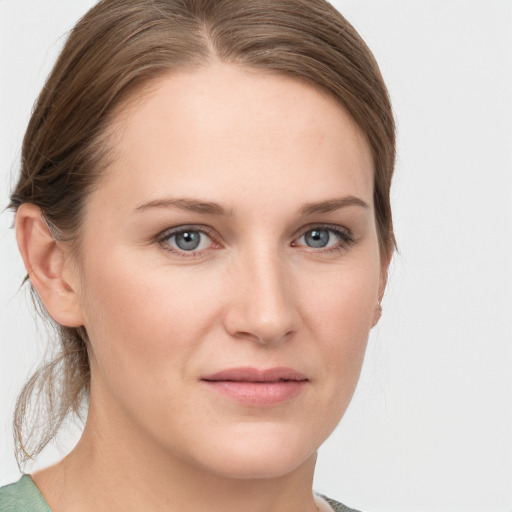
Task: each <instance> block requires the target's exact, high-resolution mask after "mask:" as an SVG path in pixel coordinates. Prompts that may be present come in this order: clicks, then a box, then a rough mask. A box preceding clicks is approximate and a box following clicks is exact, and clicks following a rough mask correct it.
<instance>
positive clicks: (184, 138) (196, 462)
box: [17, 64, 387, 512]
mask: <svg viewBox="0 0 512 512" xmlns="http://www.w3.org/2000/svg"><path fill="white" fill-rule="evenodd" d="M111 135H112V141H114V144H115V158H114V162H113V164H112V165H111V167H110V168H109V169H108V171H107V172H106V174H105V176H104V177H102V179H101V181H100V184H99V186H98V187H97V188H96V190H95V191H94V192H92V193H91V195H90V196H89V198H88V200H87V204H86V211H85V213H84V222H83V227H82V232H81V243H82V247H83V249H82V251H81V254H80V256H79V259H78V260H77V259H76V258H74V257H72V256H71V255H70V252H69V251H68V250H67V248H66V247H65V246H63V245H60V244H58V243H56V242H54V241H53V240H52V239H51V237H50V236H49V234H48V232H47V229H46V226H45V225H44V222H43V221H42V220H41V217H40V214H39V211H38V210H37V208H35V207H34V206H32V205H23V206H22V207H20V210H19V211H18V214H17V232H18V240H19V244H20V249H21V252H22V254H23V256H24V259H25V263H26V265H27V268H28V269H29V271H30V274H31V280H32V283H33V284H34V286H35V287H36V289H37V290H38V293H39V294H40V296H41V298H42V300H43V302H44V303H45V305H46V307H47V309H48V311H49V312H50V314H51V315H52V316H53V318H54V319H55V320H56V321H58V322H60V323H62V324H64V325H68V326H79V325H83V326H85V328H86V330H87V332H88V334H89V337H90V346H89V349H90V361H91V400H90V410H89V416H88V419H87V424H86V427H85V430H84V434H83V437H82V439H81V441H80V442H79V444H78V445H77V447H76V448H75V449H74V450H73V451H72V452H71V454H70V455H69V456H68V457H66V458H65V459H64V460H63V461H62V462H61V463H59V464H57V465H56V466H54V467H52V468H48V469H46V470H43V471H42V472H39V473H37V474H35V475H34V480H35V481H36V484H37V485H38V486H39V488H40V489H41V491H42V493H43V495H44V496H45V498H46V499H47V501H48V503H49V504H50V506H51V507H52V509H53V510H54V511H55V512H60V511H64V510H66V511H82V510H96V511H103V510H118V509H119V510H121V509H122V510H125V511H127V510H128V511H131V510H134V511H135V510H146V511H152V510H170V511H175V510H176V511H178V510H179V511H180V512H182V511H197V510H210V511H216V510H219V511H221V510H222V511H223V512H226V511H227V512H229V511H240V510H244V511H249V512H252V511H254V512H259V511H261V512H263V511H265V512H268V511H276V512H277V511H279V512H281V511H283V512H284V511H288V510H290V511H291V510H305V511H313V510H316V509H317V508H316V507H317V505H318V506H319V507H320V508H321V509H322V508H324V509H325V506H326V504H325V503H323V502H322V501H321V500H318V499H317V500H316V503H315V499H314V497H313V494H312V491H311V487H312V478H313V471H314V466H315V460H316V451H317V449H318V447H319V446H320V444H321V443H322V442H323V441H324V440H325V439H326V438H327V436H328V435H329V434H330V433H331V432H332V431H333V429H334V428H335V427H336V425H337V424H338V422H339V421H340V419H341V417H342V415H343V413H344V412H345V410H346V408H347V406H348V404H349V401H350V399H351V397H352V394H353V392H354V389H355V386H356V383H357V379H358V376H359V373H360V369H361V365H362V361H363V357H364V352H365V348H366V342H367V338H368V334H369V331H370V329H371V328H372V326H373V325H374V324H375V323H376V321H377V320H378V314H379V310H378V308H377V305H378V303H379V300H380V298H381V297H382V293H383V291H384V285H385V276H386V271H387V258H386V257H384V256H383V255H381V254H380V253H379V244H378V238H377V232H376V225H375V213H374V206H373V177H372V176H373V167H372V158H371V152H370V149H369V146H368V143H367V141H366V140H365V138H364V137H363V136H362V134H361V133H360V132H359V130H358V128H357V127H356V125H355V124H354V123H353V121H352V120H351V118H350V117H349V116H348V114H347V113H346V112H345V111H344V110H343V109H342V108H341V107H340V106H339V105H338V104H337V103H335V102H334V100H333V99H331V98H330V97H328V96H327V95H325V94H323V93H321V92H319V91H317V90H316V89H314V88H312V87H310V86H307V85H304V84H302V83H300V82H298V81H295V80H293V79H291V78H287V77H283V76H276V75H270V74H263V73H261V72H254V71H250V70H244V69H240V68H238V67H234V66H229V65H221V64H213V65H211V66H208V67H206V68H203V69H201V70H199V71H194V72H189V73H176V74H174V75H172V76H167V77H165V78H164V79H161V80H159V81H158V83H156V84H153V86H152V87H151V90H150V91H148V93H147V94H146V95H144V97H143V98H142V99H139V100H138V101H137V102H135V103H133V104H132V105H131V106H127V107H125V108H124V109H123V110H122V112H120V113H118V114H117V116H116V119H115V120H114V123H113V126H112V131H111ZM347 198H349V199H348V200H347ZM354 198H355V199H354ZM177 200H178V201H177ZM190 200H193V201H196V202H201V203H205V202H207V203H215V205H216V206H215V207H212V206H211V205H209V208H204V205H203V207H200V208H198V207H197V204H195V203H193V204H192V203H190ZM194 205H195V206H194ZM312 205H317V206H316V208H315V207H312ZM219 207H221V208H222V210H223V213H222V214H221V213H220V212H219V211H218V210H219ZM308 207H309V210H308V211H307V212H305V211H304V210H305V209H307V208H308ZM183 226H185V227H188V228H189V229H194V230H199V231H202V232H204V234H202V235H200V236H201V244H200V246H199V247H198V249H196V250H194V251H191V252H188V253H187V252H184V251H181V250H180V249H179V247H178V246H177V245H176V244H177V240H178V239H177V238H176V237H175V236H174V237H173V236H172V235H171V234H169V233H168V231H169V230H170V229H174V228H177V227H183ZM313 228H317V229H320V230H323V231H322V233H323V235H324V236H327V238H328V244H327V246H326V247H310V246H309V245H308V240H309V238H307V237H306V236H305V235H308V234H311V230H312V229H313ZM329 230H330V231H329ZM336 231H339V232H340V233H341V234H342V235H336ZM194 233H195V234H196V235H197V231H195V232H194ZM240 366H243V367H245V366H251V367H256V368H259V369H267V368H273V367H276V366H280V367H281V366H284V367H289V368H292V369H294V370H296V371H298V372H301V373H302V374H304V375H305V376H306V377H307V382H306V384H305V385H304V386H303V387H302V388H301V391H300V393H299V394H298V395H297V396H295V397H293V398H291V399H289V400H285V401H284V402H281V403H278V404H274V405H271V406H251V405H247V404H244V403H239V402H237V401H236V400H233V399H231V398H229V397H225V396H223V395H220V394H219V393H217V392H215V391H212V390H211V389H210V388H209V387H208V386H207V385H205V382H204V381H203V380H202V379H203V378H204V376H205V375H209V374H212V373H214V372H217V371H220V370H224V369H226V368H233V367H240ZM106 474H108V475H109V478H108V479H106V478H105V475H106ZM169 482H172V483H173V484H172V485H169ZM198 489H201V492H200V493H198V492H197V490H198Z"/></svg>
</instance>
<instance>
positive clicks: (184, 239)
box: [176, 231, 201, 251]
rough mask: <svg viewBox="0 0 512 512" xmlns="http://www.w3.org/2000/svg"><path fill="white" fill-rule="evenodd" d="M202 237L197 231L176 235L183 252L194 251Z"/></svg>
mask: <svg viewBox="0 0 512 512" xmlns="http://www.w3.org/2000/svg"><path fill="white" fill-rule="evenodd" d="M200 241H201V236H200V234H199V233H198V232H197V231H182V232H181V233H177V234H176V245H177V246H178V247H179V248H180V249H181V250H183V251H193V250H194V249H197V247H198V246H199V242H200Z"/></svg>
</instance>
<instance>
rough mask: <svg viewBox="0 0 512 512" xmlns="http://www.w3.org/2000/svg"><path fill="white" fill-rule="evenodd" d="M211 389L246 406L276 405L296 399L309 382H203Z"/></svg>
mask: <svg viewBox="0 0 512 512" xmlns="http://www.w3.org/2000/svg"><path fill="white" fill-rule="evenodd" d="M203 382H205V383H206V384H207V385H208V387H209V388H210V389H213V390H215V391H216V392H217V393H220V394H221V395H224V396H227V397H229V398H232V399H233V400H236V401H237V402H240V403H242V404H244V405H252V406H265V405H275V404H279V403H282V402H286V401H287V400H291V399H292V398H295V397H296V396H297V395H299V393H300V392H301V391H302V389H303V388H304V386H305V385H306V384H307V381H305V380H301V381H296V380H289V381H279V382H243V381H224V380H220V381H203Z"/></svg>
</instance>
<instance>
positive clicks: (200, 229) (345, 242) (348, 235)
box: [157, 224, 355, 258]
mask: <svg viewBox="0 0 512 512" xmlns="http://www.w3.org/2000/svg"><path fill="white" fill-rule="evenodd" d="M315 229H316V230H327V231H329V232H330V233H332V234H333V235H334V236H335V237H336V238H337V239H338V241H339V242H338V243H337V244H335V245H334V246H332V247H326V248H313V247H308V246H305V245H298V244H296V241H297V240H299V239H300V238H302V237H303V236H304V235H306V234H307V233H308V232H311V231H314V230H315ZM185 231H193V232H197V233H201V234H202V235H206V236H207V237H208V238H210V239H211V240H212V243H213V244H214V245H215V244H217V242H216V237H215V235H214V233H213V231H212V230H210V229H206V228H205V227H204V226H194V225H190V226H187V225H183V226H179V227H176V228H172V229H168V230H166V231H164V232H163V233H161V234H160V235H159V236H158V239H157V242H158V243H159V244H160V246H161V247H162V249H164V250H165V251H167V252H170V253H172V254H177V255H179V256H182V257H185V258H197V257H201V256H202V255H203V253H204V252H205V251H206V249H203V250H192V251H185V250H180V249H179V248H174V247H171V245H170V244H169V243H168V240H169V239H170V238H172V237H173V236H176V235H178V234H180V233H183V232H185ZM300 233H301V234H300V235H299V236H297V237H296V238H295V239H294V240H293V242H292V247H305V248H306V250H307V249H309V252H312V253H324V254H325V253H332V252H342V251H344V250H346V249H348V248H349V247H350V246H352V245H353V244H354V243H355V239H354V236H353V235H352V232H351V231H350V230H348V229H347V230H343V229H340V227H339V226H331V225H327V224H313V225H310V226H306V227H305V228H303V229H302V230H301V232H300ZM218 245H220V244H218Z"/></svg>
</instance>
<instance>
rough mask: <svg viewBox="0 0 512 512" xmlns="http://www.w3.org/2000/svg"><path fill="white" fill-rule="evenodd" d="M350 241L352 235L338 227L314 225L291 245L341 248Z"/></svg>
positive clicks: (313, 247)
mask: <svg viewBox="0 0 512 512" xmlns="http://www.w3.org/2000/svg"><path fill="white" fill-rule="evenodd" d="M352 242H353V238H352V236H351V235H349V234H347V233H345V232H343V231H341V230H339V229H334V228H327V227H315V228H313V229H309V230H308V231H306V232H305V233H304V234H303V235H302V236H301V237H300V238H298V239H297V241H296V242H294V244H293V245H294V246H306V247H309V248H311V249H331V248H332V249H335V248H343V247H345V246H347V245H349V244H350V243H352Z"/></svg>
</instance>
